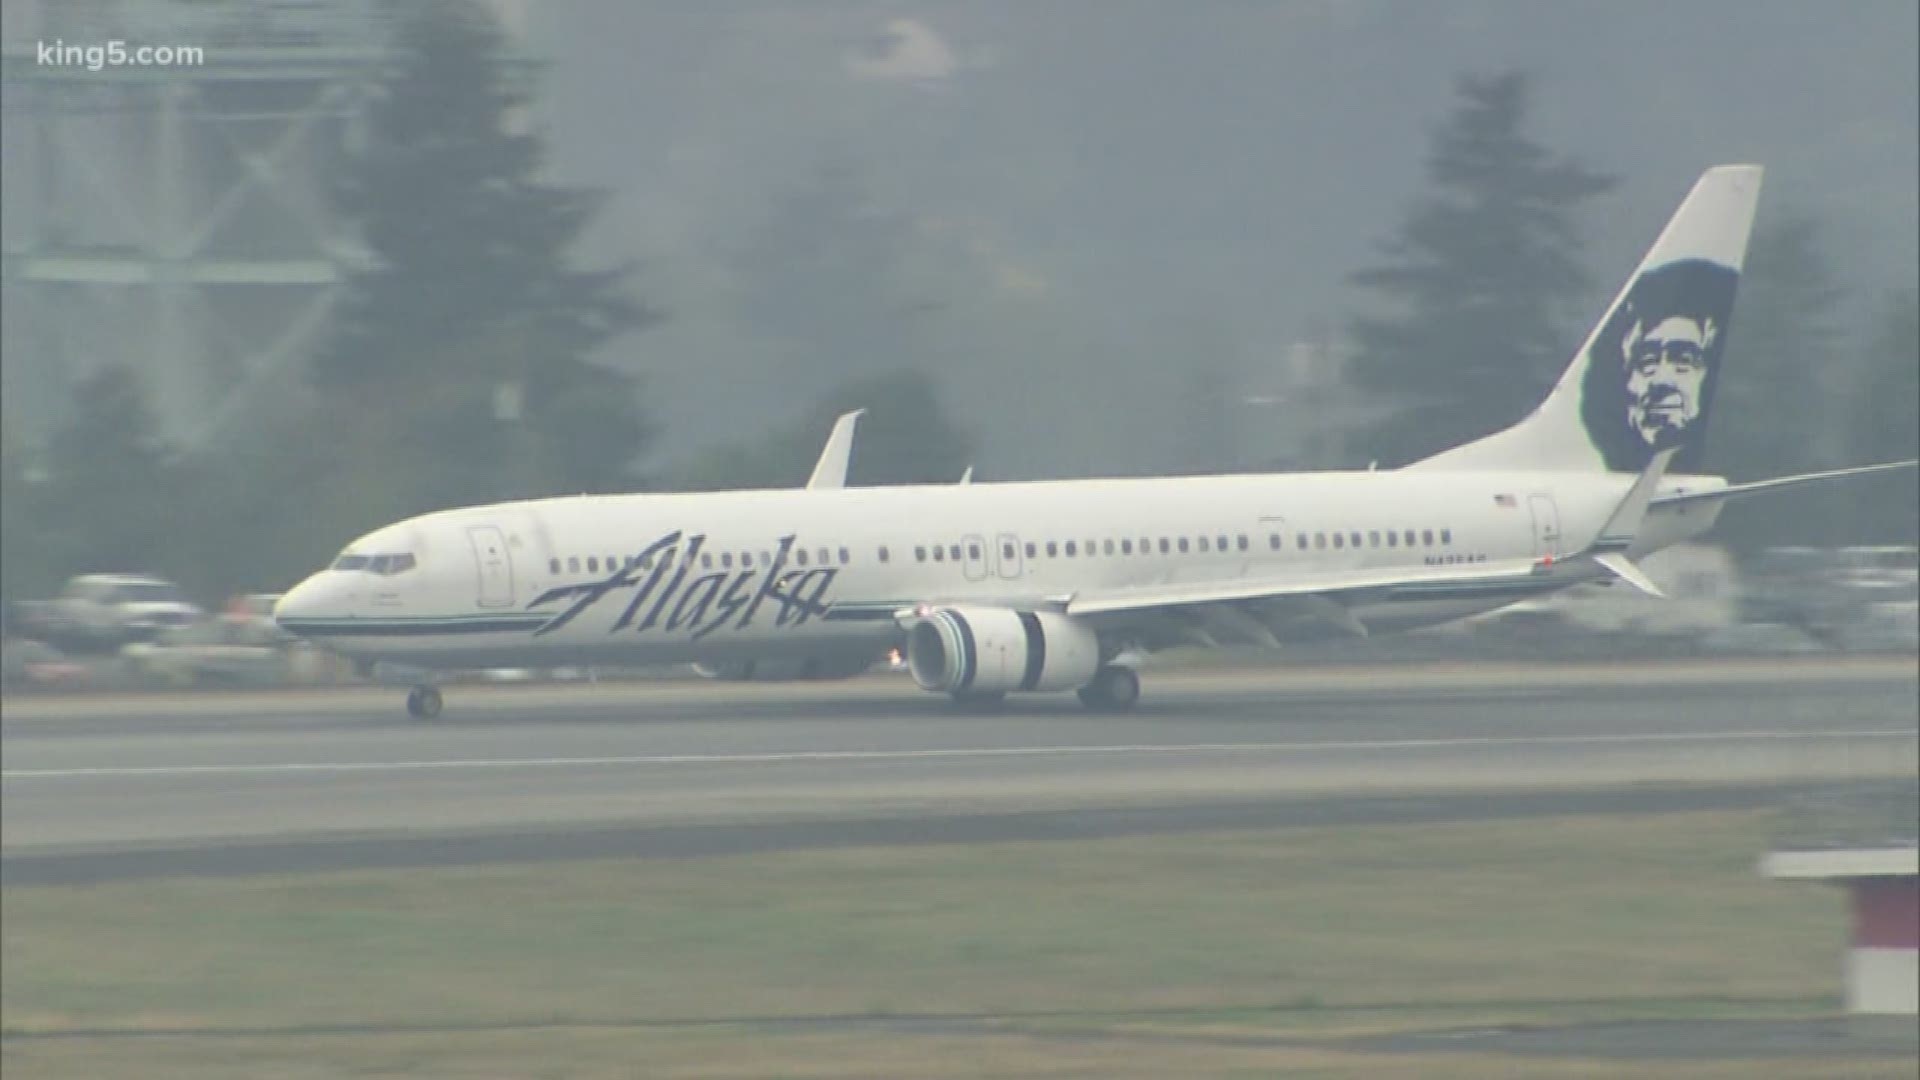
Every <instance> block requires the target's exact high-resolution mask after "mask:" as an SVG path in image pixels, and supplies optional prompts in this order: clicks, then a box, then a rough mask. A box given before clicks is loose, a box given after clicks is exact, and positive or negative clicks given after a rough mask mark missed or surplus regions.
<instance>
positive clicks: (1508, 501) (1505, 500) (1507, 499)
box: [1493, 495, 1520, 510]
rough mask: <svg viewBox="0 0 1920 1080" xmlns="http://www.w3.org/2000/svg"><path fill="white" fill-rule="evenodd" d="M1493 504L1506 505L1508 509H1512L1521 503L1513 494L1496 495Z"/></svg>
mask: <svg viewBox="0 0 1920 1080" xmlns="http://www.w3.org/2000/svg"><path fill="white" fill-rule="evenodd" d="M1493 505H1495V506H1504V507H1506V508H1507V509H1509V510H1512V509H1514V508H1515V507H1517V506H1519V505H1520V504H1519V503H1518V502H1516V501H1515V500H1514V498H1513V496H1511V495H1495V496H1494V497H1493Z"/></svg>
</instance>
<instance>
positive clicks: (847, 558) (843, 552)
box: [840, 548, 853, 566]
mask: <svg viewBox="0 0 1920 1080" xmlns="http://www.w3.org/2000/svg"><path fill="white" fill-rule="evenodd" d="M852 562H853V552H851V551H848V550H847V549H846V548H841V549H840V565H841V566H846V565H848V564H850V563H852Z"/></svg>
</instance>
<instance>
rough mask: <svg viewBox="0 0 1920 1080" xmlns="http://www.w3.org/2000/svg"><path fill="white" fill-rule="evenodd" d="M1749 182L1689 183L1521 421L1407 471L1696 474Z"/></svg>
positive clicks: (1755, 188)
mask: <svg viewBox="0 0 1920 1080" xmlns="http://www.w3.org/2000/svg"><path fill="white" fill-rule="evenodd" d="M1760 173H1761V169H1760V166H1758V165H1721V166H1719V167H1717V168H1712V169H1708V170H1707V171H1706V172H1705V173H1703V174H1701V176H1700V179H1699V180H1697V181H1695V183H1694V185H1693V190H1692V191H1691V192H1689V193H1688V194H1687V198H1686V201H1685V202H1682V203H1681V204H1680V209H1678V210H1676V211H1674V214H1673V218H1672V220H1670V221H1668V222H1667V227H1666V228H1665V229H1663V230H1662V231H1661V233H1660V238H1659V239H1658V240H1655V241H1654V242H1653V247H1652V248H1651V249H1649V250H1648V251H1647V254H1646V257H1645V258H1643V259H1641V260H1640V267H1639V269H1637V270H1635V271H1634V272H1633V277H1631V278H1629V279H1628V281H1627V284H1626V287H1625V288H1623V289H1621V290H1620V294H1619V295H1618V296H1616V297H1614V300H1613V304H1612V305H1611V306H1610V307H1609V308H1608V309H1607V314H1606V317H1605V318H1603V319H1601V320H1600V323H1599V325H1597V326H1595V327H1594V328H1593V331H1592V332H1591V333H1589V334H1588V335H1587V341H1586V344H1584V345H1582V346H1581V348H1580V351H1579V352H1578V353H1577V354H1575V356H1574V358H1573V363H1572V364H1571V365H1569V366H1568V367H1567V370H1566V373H1565V374H1563V375H1561V376H1560V381H1559V382H1558V383H1556V384H1555V385H1554V388H1553V392H1552V393H1550V394H1548V395H1547V399H1546V400H1545V401H1543V402H1541V403H1540V407H1539V408H1537V409H1535V410H1534V411H1533V412H1532V413H1531V414H1529V415H1528V416H1527V418H1526V419H1524V420H1522V421H1520V422H1519V423H1517V424H1515V425H1514V426H1512V427H1510V428H1507V429H1506V430H1504V431H1498V432H1495V433H1494V434H1492V435H1489V436H1487V437H1486V438H1484V439H1480V440H1477V441H1475V442H1470V443H1467V444H1466V445H1464V446H1456V447H1454V448H1453V449H1451V450H1446V451H1442V452H1441V453H1439V454H1435V455H1434V456H1433V457H1430V458H1427V459H1425V460H1423V461H1417V462H1415V463H1413V464H1412V465H1410V466H1408V468H1413V469H1572V470H1587V469H1596V470H1597V469H1606V470H1611V471H1614V472H1640V471H1642V470H1644V469H1645V468H1646V467H1647V465H1648V463H1649V462H1651V461H1652V460H1653V456H1654V454H1656V453H1658V452H1659V451H1661V450H1666V449H1673V450H1675V451H1676V453H1675V455H1674V458H1673V462H1672V464H1673V469H1674V471H1675V472H1697V471H1698V470H1699V467H1700V455H1701V453H1702V451H1703V449H1704V446H1705V436H1706V428H1707V418H1708V416H1709V415H1710V414H1711V412H1712V409H1713V396H1714V386H1715V384H1716V383H1717V382H1718V380H1719V376H1720V358H1721V356H1722V355H1724V354H1725V352H1726V346H1727V329H1728V326H1729V324H1730V322H1731V320H1732V316H1733V294H1734V289H1735V286H1736V285H1738V283H1739V281H1740V267H1741V264H1742V262H1743V261H1744V260H1745V259H1746V254H1747V235H1748V233H1749V232H1750V231H1751V229H1752V227H1753V211H1754V207H1755V205H1756V204H1757V203H1758V201H1759V198H1760Z"/></svg>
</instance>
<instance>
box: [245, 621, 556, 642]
mask: <svg viewBox="0 0 1920 1080" xmlns="http://www.w3.org/2000/svg"><path fill="white" fill-rule="evenodd" d="M546 622H547V619H546V617H545V616H539V617H537V618H531V619H529V618H526V617H524V616H508V617H489V618H460V619H441V620H421V619H288V620H286V621H284V622H282V623H280V628H281V629H283V630H285V631H287V632H288V633H290V634H296V635H298V636H300V637H424V636H427V635H429V634H505V633H512V632H514V631H516V630H538V629H540V627H542V626H544V625H546Z"/></svg>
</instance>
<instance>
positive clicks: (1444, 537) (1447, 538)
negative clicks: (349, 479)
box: [1440, 529, 1453, 544]
mask: <svg viewBox="0 0 1920 1080" xmlns="http://www.w3.org/2000/svg"><path fill="white" fill-rule="evenodd" d="M1440 542H1441V543H1443V544H1451V543H1453V530H1452V529H1441V530H1440Z"/></svg>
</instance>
